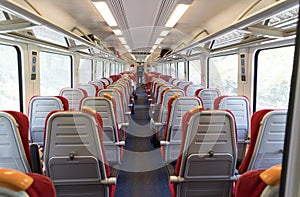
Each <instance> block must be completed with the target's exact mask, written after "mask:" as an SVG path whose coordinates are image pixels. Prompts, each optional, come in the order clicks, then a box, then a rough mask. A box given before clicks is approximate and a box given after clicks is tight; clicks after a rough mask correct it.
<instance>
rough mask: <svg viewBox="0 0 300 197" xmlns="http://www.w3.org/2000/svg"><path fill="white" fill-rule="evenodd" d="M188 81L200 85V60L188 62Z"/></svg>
mask: <svg viewBox="0 0 300 197" xmlns="http://www.w3.org/2000/svg"><path fill="white" fill-rule="evenodd" d="M189 81H191V82H193V83H194V84H201V62H200V59H196V60H191V61H189Z"/></svg>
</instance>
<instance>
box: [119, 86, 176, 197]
mask: <svg viewBox="0 0 300 197" xmlns="http://www.w3.org/2000/svg"><path fill="white" fill-rule="evenodd" d="M137 96H138V98H137V100H136V101H135V112H136V113H135V114H132V115H131V121H130V124H129V128H128V133H129V134H128V136H127V138H126V145H125V150H124V156H123V160H122V164H121V166H120V172H119V176H118V179H117V189H116V193H115V197H139V196H141V197H168V196H171V194H170V191H169V187H168V173H167V170H166V168H165V167H164V165H163V162H162V158H161V153H160V150H159V149H154V148H153V147H152V145H151V143H150V136H151V132H150V126H149V122H150V117H149V105H148V100H147V99H148V98H147V95H146V93H145V89H144V88H143V87H139V88H138V89H137Z"/></svg>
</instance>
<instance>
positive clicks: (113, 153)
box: [81, 94, 125, 166]
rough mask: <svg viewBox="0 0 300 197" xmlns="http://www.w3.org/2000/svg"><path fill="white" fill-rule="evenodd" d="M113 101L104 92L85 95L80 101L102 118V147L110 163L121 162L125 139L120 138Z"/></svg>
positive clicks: (116, 163) (113, 164)
mask: <svg viewBox="0 0 300 197" xmlns="http://www.w3.org/2000/svg"><path fill="white" fill-rule="evenodd" d="M115 104H116V103H115V101H114V99H113V98H112V97H111V96H110V95H107V94H105V95H104V96H103V97H87V98H85V99H84V100H83V101H82V105H81V108H82V107H84V106H87V107H91V108H93V109H94V110H96V112H97V113H98V114H99V115H100V116H101V118H102V120H103V132H104V139H103V142H104V148H105V153H106V156H107V160H108V162H109V164H110V165H112V166H115V165H119V164H121V160H122V154H123V149H122V147H123V146H124V145H125V141H122V139H121V133H120V130H119V127H118V124H117V120H116V115H115V113H116V110H115V107H114V105H115Z"/></svg>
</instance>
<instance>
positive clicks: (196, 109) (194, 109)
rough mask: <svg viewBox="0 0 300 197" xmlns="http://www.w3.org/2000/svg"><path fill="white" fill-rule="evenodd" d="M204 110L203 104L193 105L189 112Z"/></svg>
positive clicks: (194, 112)
mask: <svg viewBox="0 0 300 197" xmlns="http://www.w3.org/2000/svg"><path fill="white" fill-rule="evenodd" d="M202 110H203V107H202V106H200V105H199V106H196V107H193V108H192V109H190V110H189V113H190V114H196V113H198V112H201V111H202Z"/></svg>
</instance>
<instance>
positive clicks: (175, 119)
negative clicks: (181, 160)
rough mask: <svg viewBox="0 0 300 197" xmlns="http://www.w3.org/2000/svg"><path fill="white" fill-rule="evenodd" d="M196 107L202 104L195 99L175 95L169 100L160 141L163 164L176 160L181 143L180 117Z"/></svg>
mask: <svg viewBox="0 0 300 197" xmlns="http://www.w3.org/2000/svg"><path fill="white" fill-rule="evenodd" d="M198 106H202V102H201V100H200V99H198V98H197V97H186V96H182V95H179V94H175V95H173V96H172V97H171V98H170V100H169V102H168V108H167V109H168V110H167V112H168V114H167V120H166V126H165V129H164V133H163V138H162V139H163V140H161V141H160V145H162V146H161V151H162V157H163V161H164V162H166V163H172V162H174V161H176V160H177V158H178V156H179V152H180V145H181V142H182V141H181V137H182V134H181V133H182V132H181V130H182V117H183V116H184V114H185V113H187V112H188V111H189V110H190V109H192V108H194V107H198Z"/></svg>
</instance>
